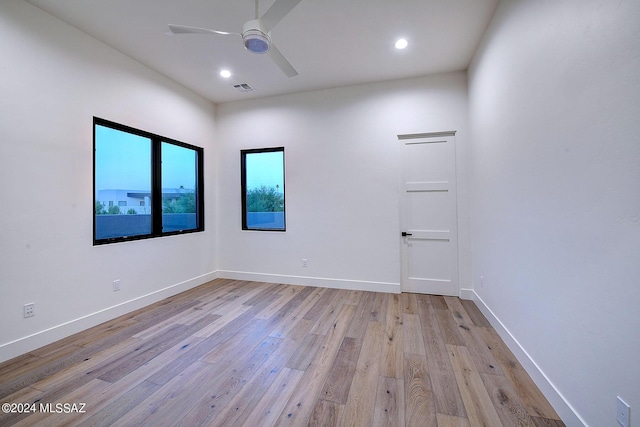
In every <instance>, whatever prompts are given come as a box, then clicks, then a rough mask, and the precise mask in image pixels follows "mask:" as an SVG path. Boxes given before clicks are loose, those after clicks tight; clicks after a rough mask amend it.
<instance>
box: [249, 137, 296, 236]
mask: <svg viewBox="0 0 640 427" xmlns="http://www.w3.org/2000/svg"><path fill="white" fill-rule="evenodd" d="M240 162H241V171H242V174H241V175H242V177H241V181H242V182H241V187H242V229H243V230H271V231H285V230H286V226H285V224H286V221H285V193H284V147H278V148H264V149H256V150H242V151H241V152H240Z"/></svg>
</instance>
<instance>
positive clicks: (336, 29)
mask: <svg viewBox="0 0 640 427" xmlns="http://www.w3.org/2000/svg"><path fill="white" fill-rule="evenodd" d="M28 1H29V3H31V4H33V5H35V6H37V7H39V8H41V9H43V10H45V11H46V12H49V13H50V14H52V15H53V16H56V17H57V18H59V19H61V20H62V21H65V22H67V23H68V24H71V25H72V26H74V27H76V28H78V29H80V30H82V31H84V32H85V33H88V34H90V35H91V36H93V37H95V38H96V39H98V40H100V41H102V42H104V43H106V44H107V45H109V46H111V47H113V48H115V49H117V50H119V51H120V52H123V53H125V54H126V55H128V56H130V57H132V58H134V59H136V60H138V61H139V62H141V63H143V64H145V65H147V66H148V67H150V68H153V69H155V70H157V71H158V72H160V73H162V74H164V75H165V76H168V77H169V78H171V79H173V80H175V81H176V82H178V83H180V84H182V85H183V86H185V87H187V88H189V89H191V90H193V91H195V92H197V93H199V94H200V95H202V96H204V97H205V98H208V99H210V100H211V101H213V102H216V103H221V102H228V101H234V100H240V99H247V98H255V97H263V96H270V95H280V94H286V93H293V92H301V91H307V90H314V89H323V88H330V87H340V86H346V85H352V84H358V83H365V82H375V81H383V80H392V79H400V78H406V77H414V76H423V75H428V74H435V73H441V72H447V71H458V70H465V69H466V68H467V67H468V65H469V62H470V60H471V57H472V55H473V52H474V51H475V49H476V47H477V45H478V42H479V39H480V37H481V35H482V33H483V31H484V30H485V28H486V27H487V25H488V23H489V20H490V19H491V16H492V15H493V12H494V10H495V8H496V6H497V4H498V1H499V0H302V1H301V3H300V4H298V5H297V6H296V7H295V8H294V9H293V10H292V11H291V12H290V13H289V14H288V15H287V16H286V17H285V18H284V19H283V20H282V21H281V22H280V23H279V24H278V25H276V27H275V28H274V29H273V31H272V32H271V38H272V41H273V43H275V45H276V46H277V47H278V49H279V50H280V51H281V52H282V53H283V54H284V55H285V56H286V57H287V59H288V60H289V61H290V62H291V63H292V64H293V65H294V66H295V68H296V69H297V70H298V72H299V73H300V74H299V75H298V76H295V77H291V78H287V77H286V76H285V75H284V74H283V73H282V71H281V70H280V69H279V68H277V66H276V65H274V64H273V62H271V60H270V59H269V58H268V57H267V56H266V55H256V54H252V53H250V52H248V51H246V50H245V49H244V47H243V46H242V40H241V39H240V37H237V36H222V35H214V34H211V35H208V34H207V35H205V34H189V35H169V34H170V33H169V30H168V27H167V25H168V24H182V25H191V26H196V27H205V28H213V29H217V30H225V31H231V32H238V33H239V32H241V31H242V24H243V23H244V22H246V21H248V20H251V19H254V18H255V16H254V15H255V2H254V0H91V1H87V0H28ZM273 2H274V0H261V1H260V3H259V10H260V12H259V13H260V15H262V14H263V13H264V12H265V11H266V10H267V9H268V8H269V7H270V6H271V5H272V4H273ZM400 37H404V38H406V39H407V40H408V41H409V47H407V48H406V49H404V50H397V49H395V48H394V47H393V43H394V42H395V40H396V39H397V38H400ZM222 68H227V69H229V70H231V72H232V73H233V75H232V77H230V78H229V79H223V78H221V77H220V76H219V74H218V73H219V71H220V69H222ZM237 83H248V84H249V85H251V86H252V87H253V88H254V89H255V91H254V92H249V93H241V92H239V91H237V90H236V89H235V88H233V84H237Z"/></svg>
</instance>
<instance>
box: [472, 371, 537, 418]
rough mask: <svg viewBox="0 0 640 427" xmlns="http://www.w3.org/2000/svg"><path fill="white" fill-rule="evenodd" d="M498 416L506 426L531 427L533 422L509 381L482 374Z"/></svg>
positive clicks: (501, 377)
mask: <svg viewBox="0 0 640 427" xmlns="http://www.w3.org/2000/svg"><path fill="white" fill-rule="evenodd" d="M480 377H481V378H482V382H483V383H484V386H485V388H486V389H487V392H488V393H489V397H491V401H492V402H493V407H494V408H496V412H497V413H498V416H499V417H500V419H501V420H502V424H503V425H505V426H521V427H527V426H530V425H531V423H532V421H531V419H530V417H529V414H528V413H527V408H525V407H524V405H523V404H522V402H521V401H520V398H519V397H518V395H517V394H516V393H515V392H514V391H513V388H512V387H511V385H510V384H509V381H508V380H507V379H506V378H505V377H503V376H500V375H489V374H480Z"/></svg>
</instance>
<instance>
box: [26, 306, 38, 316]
mask: <svg viewBox="0 0 640 427" xmlns="http://www.w3.org/2000/svg"><path fill="white" fill-rule="evenodd" d="M35 315H36V304H35V303H33V302H30V303H29V304H25V305H24V317H33V316H35Z"/></svg>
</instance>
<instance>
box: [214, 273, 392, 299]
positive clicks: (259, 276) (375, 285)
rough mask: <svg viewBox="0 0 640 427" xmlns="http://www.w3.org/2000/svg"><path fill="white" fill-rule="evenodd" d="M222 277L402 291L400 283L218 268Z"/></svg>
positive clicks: (364, 289) (358, 289)
mask: <svg viewBox="0 0 640 427" xmlns="http://www.w3.org/2000/svg"><path fill="white" fill-rule="evenodd" d="M218 277H220V278H222V279H233V280H249V281H253V282H266V283H282V284H285V285H302V286H317V287H321V288H333V289H347V290H351V291H372V292H386V293H392V294H399V293H400V283H387V282H369V281H366V280H347V279H329V278H324V277H306V276H288V275H281V274H266V273H250V272H246V271H229V270H218Z"/></svg>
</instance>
